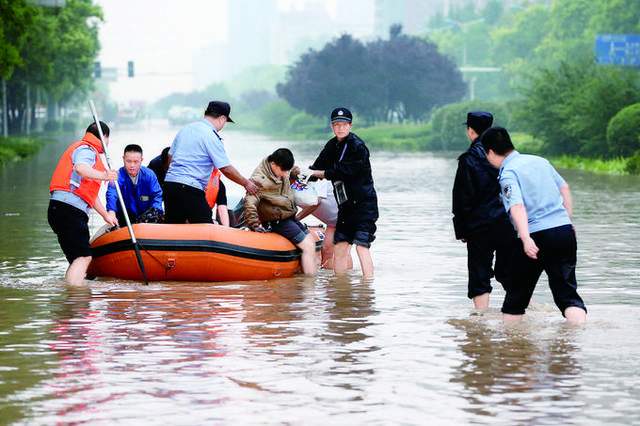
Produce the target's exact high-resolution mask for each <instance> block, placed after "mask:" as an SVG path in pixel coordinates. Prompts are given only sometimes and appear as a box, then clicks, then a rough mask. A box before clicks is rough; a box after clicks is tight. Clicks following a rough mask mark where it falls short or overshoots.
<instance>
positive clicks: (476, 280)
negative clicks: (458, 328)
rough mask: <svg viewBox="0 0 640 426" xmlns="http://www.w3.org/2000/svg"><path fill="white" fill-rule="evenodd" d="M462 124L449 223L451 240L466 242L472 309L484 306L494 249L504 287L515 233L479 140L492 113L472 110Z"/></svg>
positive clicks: (489, 283) (486, 299)
mask: <svg viewBox="0 0 640 426" xmlns="http://www.w3.org/2000/svg"><path fill="white" fill-rule="evenodd" d="M463 124H465V125H466V126H467V138H468V139H469V141H471V146H470V147H469V149H467V151H465V152H464V153H463V154H462V155H460V157H458V170H457V171H456V177H455V181H454V184H453V197H452V198H453V209H452V212H453V227H454V230H455V234H456V239H458V240H461V241H462V242H465V243H466V244H467V268H468V271H469V281H468V287H467V288H468V291H467V297H469V299H472V300H473V305H474V307H475V308H476V309H486V308H488V307H489V294H490V293H491V291H492V287H491V277H492V276H494V270H493V269H492V266H493V254H494V252H495V257H496V262H495V278H496V280H497V281H499V282H500V283H501V284H502V285H503V286H505V285H506V284H507V281H508V280H509V273H508V271H509V263H510V255H511V252H512V249H513V247H514V243H515V238H516V237H515V233H514V231H513V227H512V226H511V223H510V222H509V217H508V215H507V213H506V212H505V210H504V207H503V206H502V202H501V201H500V186H499V185H498V172H497V170H496V169H494V168H493V167H492V166H491V165H490V164H489V162H488V161H487V157H486V154H485V152H484V149H483V147H482V143H481V142H480V135H481V134H482V133H483V132H484V131H485V130H487V129H488V128H489V127H491V124H493V115H491V114H490V113H488V112H484V111H472V112H469V113H468V114H467V121H466V122H465V123H463Z"/></svg>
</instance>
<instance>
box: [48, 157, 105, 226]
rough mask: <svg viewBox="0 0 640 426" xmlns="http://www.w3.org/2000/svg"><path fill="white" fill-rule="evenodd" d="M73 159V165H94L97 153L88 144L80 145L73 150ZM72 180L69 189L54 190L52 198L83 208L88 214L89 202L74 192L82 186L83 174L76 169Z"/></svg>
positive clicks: (72, 174) (72, 173)
mask: <svg viewBox="0 0 640 426" xmlns="http://www.w3.org/2000/svg"><path fill="white" fill-rule="evenodd" d="M71 161H73V165H74V166H75V165H76V164H80V163H81V164H88V165H90V166H91V167H93V166H94V165H95V164H96V153H95V152H94V151H93V150H92V149H91V148H89V147H88V146H86V145H83V146H79V147H78V148H76V149H75V150H73V154H71ZM70 180H71V182H70V185H69V189H70V190H71V192H68V191H53V192H52V193H51V199H52V200H56V201H60V202H63V203H67V204H69V205H71V206H73V207H75V208H77V209H79V210H82V211H83V212H85V213H86V214H89V209H90V207H89V204H87V203H85V201H84V200H83V199H82V198H80V197H78V196H77V195H76V194H74V193H73V191H75V190H76V189H77V188H79V187H80V183H81V182H82V176H80V175H79V174H78V173H77V172H76V171H75V170H74V171H73V172H71V179H70Z"/></svg>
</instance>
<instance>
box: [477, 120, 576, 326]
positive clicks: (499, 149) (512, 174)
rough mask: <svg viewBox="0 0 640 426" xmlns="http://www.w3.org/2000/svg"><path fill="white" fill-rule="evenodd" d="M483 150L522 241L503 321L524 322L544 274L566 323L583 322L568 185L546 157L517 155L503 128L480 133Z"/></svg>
mask: <svg viewBox="0 0 640 426" xmlns="http://www.w3.org/2000/svg"><path fill="white" fill-rule="evenodd" d="M482 145H483V146H484V149H485V151H486V153H487V160H488V161H489V163H490V164H491V165H492V166H493V167H495V168H497V169H500V173H499V177H498V180H499V183H500V189H501V197H502V201H503V203H504V206H505V209H506V210H507V212H508V213H509V215H510V216H511V222H512V223H513V224H514V226H515V228H516V231H518V237H519V238H520V240H521V242H522V246H521V248H520V251H519V253H516V254H515V255H514V260H513V265H512V273H513V282H512V284H511V285H510V286H509V287H508V288H506V291H507V294H506V296H505V300H504V303H503V305H502V312H503V314H504V317H505V319H506V320H519V319H521V318H522V315H524V313H525V309H526V308H527V306H528V305H529V301H530V300H531V296H532V295H533V290H534V289H535V286H536V284H537V282H538V279H539V278H540V274H541V273H542V271H543V270H544V271H545V272H546V274H547V276H548V278H549V287H550V288H551V292H552V294H553V300H554V301H555V303H556V306H558V308H559V309H560V311H561V312H562V314H563V315H564V316H565V318H566V319H567V321H569V322H571V323H583V322H584V321H585V320H586V313H587V309H586V307H585V305H584V302H583V301H582V298H581V297H580V296H579V295H578V292H577V282H576V275H575V267H576V251H577V244H576V236H575V231H574V229H573V225H572V224H571V218H570V217H571V214H572V200H571V192H570V191H569V185H567V183H566V182H565V180H564V179H563V178H562V177H561V176H560V175H559V174H558V172H556V170H555V169H554V168H553V167H552V166H551V164H550V163H549V162H548V161H547V160H545V159H544V158H542V157H538V156H535V155H523V154H520V153H519V152H518V151H516V150H515V149H514V146H513V144H512V143H511V138H510V136H509V133H508V132H507V131H506V129H504V128H502V127H492V128H490V129H489V130H487V131H486V132H485V133H483V135H482Z"/></svg>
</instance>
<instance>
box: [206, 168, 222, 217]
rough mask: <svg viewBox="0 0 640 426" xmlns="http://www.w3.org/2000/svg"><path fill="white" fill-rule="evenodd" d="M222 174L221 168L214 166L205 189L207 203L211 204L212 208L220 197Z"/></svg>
mask: <svg viewBox="0 0 640 426" xmlns="http://www.w3.org/2000/svg"><path fill="white" fill-rule="evenodd" d="M221 175H222V173H221V172H220V170H218V169H217V168H214V169H213V172H211V176H210V177H209V182H207V187H206V188H205V190H204V196H205V197H206V199H207V204H209V207H211V208H213V206H215V205H216V200H217V199H218V190H219V189H220V176H221Z"/></svg>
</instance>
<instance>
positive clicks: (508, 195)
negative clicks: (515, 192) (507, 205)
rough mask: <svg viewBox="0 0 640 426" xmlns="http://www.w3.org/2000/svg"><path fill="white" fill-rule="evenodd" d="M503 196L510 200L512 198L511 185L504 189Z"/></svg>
mask: <svg viewBox="0 0 640 426" xmlns="http://www.w3.org/2000/svg"><path fill="white" fill-rule="evenodd" d="M502 195H504V197H505V198H506V199H507V200H508V199H509V198H511V184H507V185H505V186H504V188H502Z"/></svg>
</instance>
